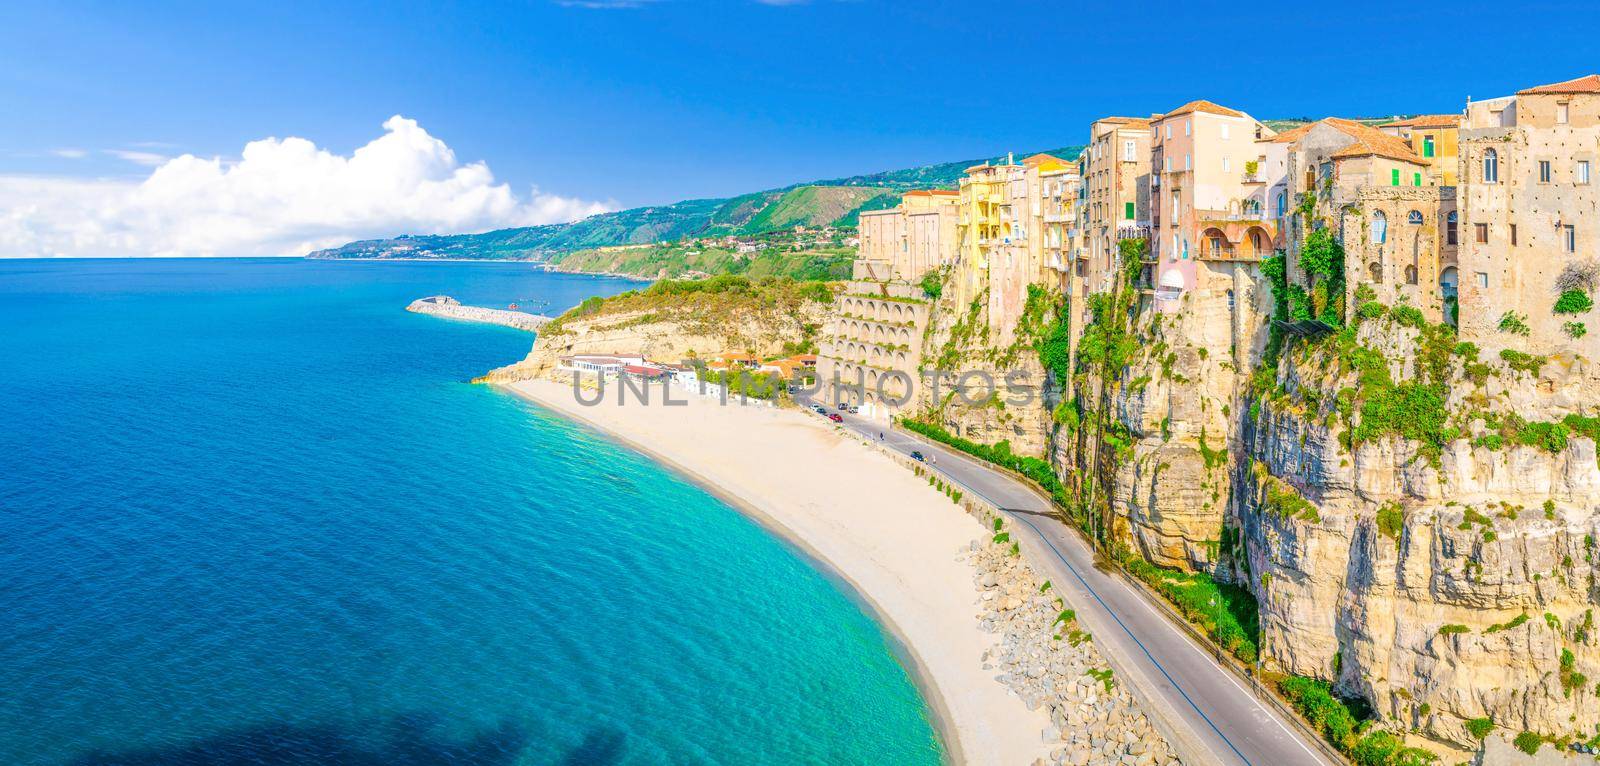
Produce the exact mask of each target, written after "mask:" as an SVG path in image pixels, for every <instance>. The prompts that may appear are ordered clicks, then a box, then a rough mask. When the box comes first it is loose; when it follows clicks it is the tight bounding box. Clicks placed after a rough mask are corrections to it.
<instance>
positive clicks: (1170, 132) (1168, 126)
mask: <svg viewBox="0 0 1600 766" xmlns="http://www.w3.org/2000/svg"><path fill="white" fill-rule="evenodd" d="M1163 127H1165V128H1166V132H1167V138H1172V125H1171V124H1168V125H1165V126H1163Z"/></svg>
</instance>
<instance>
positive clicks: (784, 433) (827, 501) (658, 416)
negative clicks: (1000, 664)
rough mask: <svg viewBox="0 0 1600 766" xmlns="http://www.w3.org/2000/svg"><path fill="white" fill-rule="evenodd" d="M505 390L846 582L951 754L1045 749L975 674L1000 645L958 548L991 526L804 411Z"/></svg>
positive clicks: (527, 387)
mask: <svg viewBox="0 0 1600 766" xmlns="http://www.w3.org/2000/svg"><path fill="white" fill-rule="evenodd" d="M506 388H507V389H508V390H510V391H512V392H514V393H516V394H517V395H519V396H522V397H525V398H527V399H529V400H531V401H533V402H535V403H537V404H539V405H541V406H544V407H546V408H549V409H551V410H554V411H556V412H558V413H560V414H562V415H564V416H567V417H569V418H572V419H574V420H578V421H581V422H584V423H588V424H590V425H592V426H594V427H596V428H598V429H600V430H602V431H605V432H607V433H609V434H611V435H612V436H614V437H615V438H617V439H619V440H621V441H623V442H624V443H626V444H628V445H630V446H632V447H634V448H636V449H639V450H641V451H643V452H646V453H648V454H650V455H651V456H653V457H655V458H656V459H657V460H659V461H661V462H662V463H664V464H666V465H668V466H669V467H672V468H674V469H676V470H678V471H679V472H681V473H683V474H685V475H687V476H689V477H690V478H692V479H694V480H696V481H698V482H699V483H701V484H703V485H705V486H707V487H708V488H709V489H712V490H713V491H714V492H716V493H717V494H718V495H719V496H721V497H723V498H724V499H726V500H727V501H728V502H730V503H732V504H734V505H735V507H738V508H740V509H741V510H743V511H745V512H747V513H749V514H751V515H752V516H754V517H755V518H757V519H758V520H760V521H761V522H762V523H764V524H766V525H767V526H768V527H769V528H771V529H773V530H774V531H775V532H778V533H779V534H782V535H783V536H784V537H786V538H787V539H789V540H791V541H793V542H794V543H796V544H797V545H798V546H799V547H801V548H802V549H804V550H805V551H807V552H808V553H809V554H810V555H811V556H813V557H814V558H816V559H817V560H819V561H820V562H822V563H823V564H825V565H826V566H827V567H828V568H830V569H831V570H832V573H833V574H835V575H837V576H838V577H840V578H842V579H843V580H845V581H846V582H848V583H849V584H850V585H851V586H852V587H853V588H854V589H855V590H856V592H857V595H859V596H860V597H861V598H862V599H863V600H864V601H866V602H867V604H868V605H869V606H870V608H871V609H872V610H873V611H874V612H875V616H876V617H878V618H879V619H880V621H882V622H883V624H884V625H885V627H886V629H887V630H889V631H890V632H891V633H892V634H893V635H894V636H895V637H896V638H897V639H898V641H899V642H900V643H901V644H902V645H903V649H904V654H905V655H907V659H908V660H909V661H910V663H911V665H912V667H911V668H910V670H911V672H912V674H913V676H914V677H915V678H916V681H917V683H918V685H919V687H921V688H922V690H923V694H924V696H925V697H926V698H927V700H928V704H929V706H930V708H932V709H933V711H934V717H935V719H936V720H935V724H936V725H937V726H938V728H939V730H940V733H941V737H942V738H943V739H944V742H945V745H946V748H947V750H948V751H949V755H950V758H951V760H952V761H954V762H957V763H971V764H1029V763H1033V761H1034V760H1035V759H1037V758H1039V757H1040V756H1043V755H1045V754H1046V752H1047V748H1046V746H1045V745H1044V744H1043V743H1042V742H1041V739H1040V733H1041V731H1042V730H1043V729H1044V728H1045V727H1046V726H1047V725H1048V723H1049V718H1048V716H1047V715H1046V714H1045V713H1044V712H1043V711H1042V710H1036V711H1029V710H1028V709H1027V707H1026V705H1025V704H1024V703H1023V702H1022V700H1021V699H1020V698H1018V697H1017V696H1015V695H1013V694H1012V693H1011V692H1010V691H1009V690H1007V689H1006V687H1005V686H1003V685H1002V684H1001V683H1000V682H999V681H997V680H995V678H994V671H986V670H984V669H983V665H984V658H983V653H984V651H985V650H987V649H989V648H990V647H992V646H994V645H995V644H996V641H997V639H996V637H995V636H994V635H992V634H989V633H985V632H984V631H983V630H981V629H980V627H979V623H978V619H977V617H976V615H977V612H978V607H977V602H978V600H979V597H980V594H979V588H978V586H977V584H976V583H975V582H974V570H973V567H972V565H971V564H970V563H965V562H963V561H958V560H957V556H958V555H959V554H961V553H962V552H964V551H966V550H967V548H968V546H969V545H970V544H971V543H972V542H973V541H974V540H978V539H980V538H982V537H984V536H985V534H986V530H984V529H983V527H982V525H981V524H980V523H979V522H978V521H977V520H976V519H974V518H973V517H972V516H970V515H968V514H967V513H966V512H965V511H963V510H962V509H961V508H959V507H957V506H956V505H955V504H954V503H952V502H951V501H950V499H949V498H947V497H945V496H944V495H943V494H941V493H940V492H938V491H936V490H934V489H933V488H932V487H930V486H928V484H927V482H926V480H924V479H922V478H919V477H917V476H916V475H915V474H913V473H912V472H910V471H908V470H906V469H905V468H903V467H900V466H898V465H896V464H895V463H894V462H893V461H892V460H890V459H889V458H888V457H886V456H884V455H882V454H880V453H879V452H877V451H875V450H873V449H871V448H870V447H868V446H866V445H864V444H861V443H860V442H859V441H857V440H855V439H854V438H852V437H850V436H848V435H846V434H844V433H842V432H839V431H836V430H835V429H834V428H832V427H830V426H829V424H828V423H826V422H825V421H823V420H822V419H821V418H818V417H816V416H815V415H812V414H810V413H807V412H803V411H799V410H792V409H791V410H784V409H776V408H769V407H743V406H739V405H737V404H736V403H731V402H730V403H729V405H727V406H722V405H719V404H717V403H716V402H714V401H711V400H705V399H699V398H694V397H688V396H686V395H684V394H683V393H682V392H681V391H677V390H674V394H675V397H674V398H675V400H683V399H689V400H690V401H689V402H688V404H687V406H682V407H665V406H661V404H660V402H659V399H658V398H653V399H652V401H651V404H650V406H641V405H640V404H639V402H638V401H637V399H636V398H629V399H628V401H627V402H626V403H625V404H622V405H621V406H619V403H618V402H617V400H616V397H615V396H614V394H615V392H616V390H617V389H616V387H615V386H610V387H608V392H607V393H608V396H607V398H606V400H605V401H603V402H601V403H599V404H597V405H595V406H582V405H580V404H578V403H577V401H576V400H575V397H574V395H573V391H572V387H571V386H570V385H569V384H562V383H556V382H552V381H546V380H525V381H518V382H516V383H512V384H510V385H508V386H506ZM651 393H652V395H653V396H654V397H659V395H660V393H661V392H660V389H659V388H658V387H657V388H653V390H652V391H651ZM709 445H715V448H714V449H711V448H709Z"/></svg>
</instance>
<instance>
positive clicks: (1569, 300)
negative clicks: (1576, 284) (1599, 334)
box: [1551, 290, 1594, 314]
mask: <svg viewBox="0 0 1600 766" xmlns="http://www.w3.org/2000/svg"><path fill="white" fill-rule="evenodd" d="M1592 308H1594V299H1593V298H1590V297H1589V294H1588V293H1585V292H1584V291H1582V290H1568V291H1566V292H1564V293H1562V294H1561V297H1559V298H1557V299H1556V305H1555V306H1553V307H1552V308H1551V310H1552V311H1554V312H1555V313H1557V314H1583V313H1585V312H1587V311H1589V310H1590V309H1592Z"/></svg>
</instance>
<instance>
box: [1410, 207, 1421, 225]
mask: <svg viewBox="0 0 1600 766" xmlns="http://www.w3.org/2000/svg"><path fill="white" fill-rule="evenodd" d="M1406 223H1409V224H1411V225H1412V226H1421V225H1422V211H1420V210H1413V211H1411V212H1409V213H1406Z"/></svg>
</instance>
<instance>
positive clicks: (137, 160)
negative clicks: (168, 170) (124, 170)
mask: <svg viewBox="0 0 1600 766" xmlns="http://www.w3.org/2000/svg"><path fill="white" fill-rule="evenodd" d="M105 153H106V154H109V155H111V156H113V157H116V158H117V159H119V160H126V161H128V162H131V163H133V164H135V165H143V166H145V167H147V168H158V167H161V166H162V165H164V164H166V162H167V160H168V159H171V158H170V157H168V156H167V155H165V154H156V153H155V152H137V151H131V150H128V149H106V150H105Z"/></svg>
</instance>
